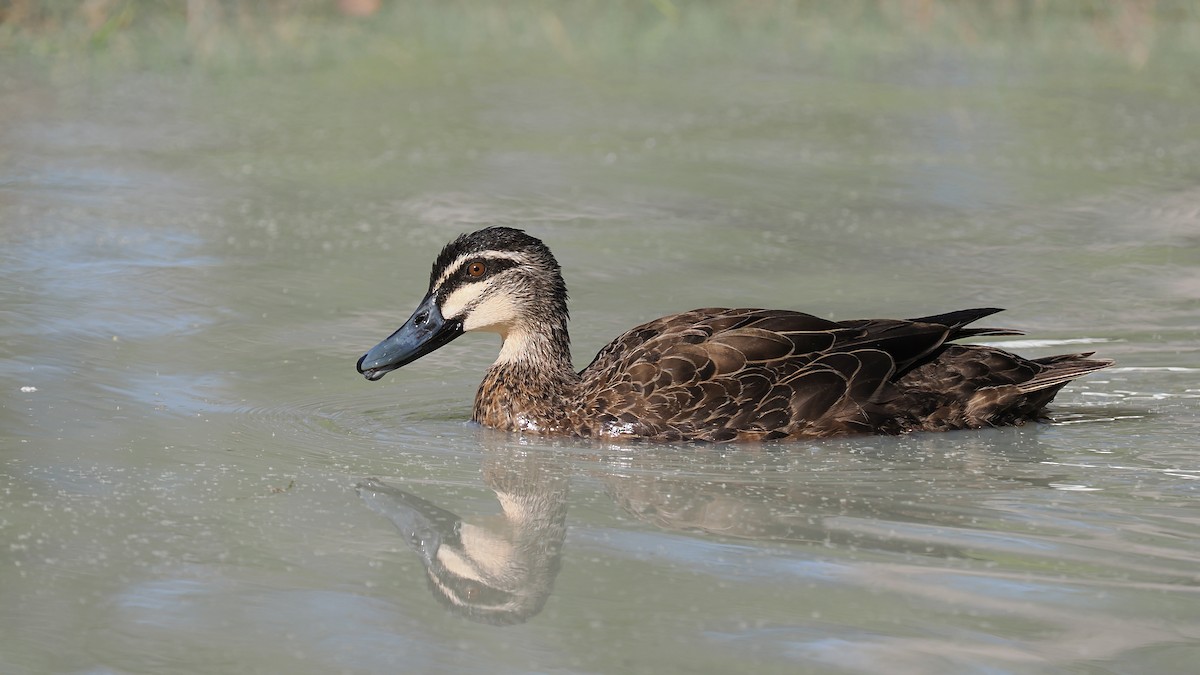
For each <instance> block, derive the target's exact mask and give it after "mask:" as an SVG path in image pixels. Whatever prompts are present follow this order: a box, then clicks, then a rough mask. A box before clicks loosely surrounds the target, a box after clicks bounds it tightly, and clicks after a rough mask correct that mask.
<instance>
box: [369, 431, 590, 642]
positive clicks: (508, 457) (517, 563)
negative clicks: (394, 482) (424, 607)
mask: <svg viewBox="0 0 1200 675" xmlns="http://www.w3.org/2000/svg"><path fill="white" fill-rule="evenodd" d="M555 468H556V467H554V466H553V465H551V464H549V463H547V462H545V461H541V460H540V459H539V458H537V457H535V456H531V455H528V454H526V453H524V452H517V453H503V454H492V455H489V456H488V457H487V458H485V462H484V471H483V482H484V484H485V485H487V487H489V488H491V489H492V490H493V491H494V492H495V493H496V498H497V499H498V500H499V501H500V508H501V515H500V516H499V517H498V518H497V517H491V518H489V517H481V518H477V519H471V520H467V519H463V518H462V517H460V516H458V515H457V514H454V513H451V512H450V511H447V510H446V509H443V508H441V507H439V506H437V505H436V504H434V503H432V502H430V501H428V500H425V499H423V498H421V497H418V496H416V495H414V494H412V493H410V492H407V491H405V490H401V489H399V488H396V487H392V486H389V485H385V484H383V483H382V482H380V481H378V480H375V479H367V480H364V481H362V482H360V483H359V484H358V485H357V488H358V492H359V495H360V496H361V497H362V499H363V501H365V502H366V504H367V505H368V506H369V507H370V508H371V509H373V510H374V511H376V512H378V513H380V514H382V515H383V516H385V517H387V518H388V519H389V520H391V521H392V523H393V524H394V525H395V526H396V528H397V529H399V530H400V532H401V534H402V535H404V537H405V538H406V539H407V541H408V544H409V545H410V546H411V547H412V548H413V550H415V551H416V552H417V554H418V555H419V556H420V559H421V564H422V565H423V566H424V568H425V574H426V578H427V579H428V580H429V588H430V590H431V591H432V592H433V596H434V597H435V598H437V599H438V600H440V601H441V602H442V603H443V604H445V606H446V607H447V608H449V609H450V610H451V611H452V612H455V613H458V614H462V615H464V616H466V617H467V618H469V619H473V620H475V621H481V622H485V623H492V624H499V625H503V624H512V623H520V622H523V621H525V620H527V619H528V618H529V617H531V616H533V615H535V614H537V613H538V612H540V611H541V610H542V606H543V605H545V603H546V598H548V597H549V596H550V591H551V590H552V589H553V587H554V580H555V578H556V577H557V576H558V571H559V565H560V560H561V557H562V544H563V539H564V538H565V537H566V531H567V526H566V516H567V484H568V482H567V477H566V475H565V474H564V473H561V472H558V471H555V470H554V469H555Z"/></svg>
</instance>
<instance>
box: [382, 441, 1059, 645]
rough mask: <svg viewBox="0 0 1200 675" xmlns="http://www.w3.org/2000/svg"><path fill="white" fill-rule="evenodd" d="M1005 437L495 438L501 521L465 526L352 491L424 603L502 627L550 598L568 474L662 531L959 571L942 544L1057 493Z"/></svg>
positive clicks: (487, 479) (411, 504)
mask: <svg viewBox="0 0 1200 675" xmlns="http://www.w3.org/2000/svg"><path fill="white" fill-rule="evenodd" d="M483 433H485V434H487V435H488V436H489V437H490V436H491V434H490V433H488V432H483ZM1004 433H1005V436H1006V437H1005V438H1004V439H1003V440H1002V441H1000V442H998V439H997V438H994V437H980V436H978V435H976V436H974V437H959V438H957V439H955V438H948V437H946V436H936V437H930V438H916V437H910V438H907V439H883V440H876V441H875V444H874V445H869V446H868V445H864V444H862V443H861V442H858V443H856V442H854V441H840V442H827V443H822V444H817V445H813V446H789V447H788V452H770V451H759V452H755V451H745V450H743V449H737V450H733V451H730V450H729V449H727V448H711V449H706V448H705V447H704V446H699V447H696V446H688V447H665V448H660V447H656V446H638V447H632V448H630V447H620V446H612V445H606V446H596V447H590V448H587V447H581V446H578V445H575V446H559V445H552V444H549V445H543V446H523V445H521V446H513V445H511V444H510V440H509V439H508V438H507V437H506V436H500V435H499V434H497V435H496V436H497V437H498V438H496V439H489V440H491V441H492V442H494V443H495V445H494V446H493V447H491V448H487V449H485V454H484V455H483V463H482V465H483V466H482V474H483V483H484V485H486V486H487V487H488V488H490V489H491V490H492V491H494V492H495V494H496V498H497V500H498V501H499V503H500V507H501V514H500V515H499V516H498V517H496V516H481V517H471V516H467V517H465V518H464V517H462V516H459V515H458V514H455V513H451V512H450V511H447V510H445V509H443V508H441V507H439V506H437V505H436V504H433V503H431V502H430V501H427V500H426V499H424V498H422V497H418V496H416V495H414V494H412V493H410V492H407V491H405V490H402V489H399V488H396V487H392V486H389V485H385V484H383V483H381V482H379V481H378V480H374V479H368V480H365V481H363V482H361V483H360V484H359V485H358V489H359V493H360V494H361V496H362V498H363V500H364V501H365V502H366V503H367V505H368V506H370V507H371V508H372V509H374V510H375V511H377V512H379V513H381V514H383V515H384V516H386V517H387V518H388V519H390V520H391V521H392V522H393V523H394V524H395V526H396V527H397V528H398V529H399V530H400V532H401V533H402V534H403V535H404V537H405V538H406V539H407V541H408V543H409V545H410V546H411V547H412V548H413V550H415V551H416V552H417V554H418V555H419V556H420V559H421V562H422V564H423V565H424V569H425V572H426V575H427V577H428V580H429V585H430V589H431V591H432V592H433V595H434V597H436V598H437V599H438V600H440V601H441V602H442V603H444V604H445V605H446V606H447V607H448V608H449V609H450V610H451V611H453V612H455V613H459V614H462V615H464V616H466V617H468V618H470V619H472V620H475V621H481V622H486V623H492V624H512V623H519V622H523V621H526V620H528V619H529V618H530V617H532V616H534V615H536V614H537V613H538V612H540V611H541V610H542V607H543V606H544V605H545V603H546V600H547V598H548V596H549V595H550V593H551V591H552V589H553V587H554V581H555V577H556V576H557V575H558V573H559V569H560V566H561V558H562V553H563V542H564V539H565V536H566V513H567V494H568V490H567V488H568V482H569V477H570V475H571V473H572V472H574V473H576V474H577V480H579V481H583V482H586V483H590V484H591V485H592V486H593V487H594V488H595V487H599V488H601V489H603V491H604V492H606V493H607V494H608V495H609V497H610V498H612V500H613V501H614V502H615V503H616V504H617V505H618V506H619V507H620V508H621V509H622V510H623V511H624V512H626V513H628V514H630V515H632V516H634V517H635V518H636V519H638V520H640V521H643V522H646V523H650V524H652V525H654V526H656V527H658V528H662V529H665V530H670V531H675V532H698V533H702V534H707V535H717V536H722V537H730V538H737V539H752V540H758V541H775V542H792V543H796V544H801V545H803V544H812V543H816V544H817V545H819V546H834V547H838V548H844V549H847V550H854V551H860V552H861V551H870V550H873V551H881V552H893V553H894V552H900V553H905V554H911V555H919V556H925V557H941V558H963V557H970V556H971V553H970V552H969V551H965V550H963V549H962V547H961V546H962V544H963V542H964V539H963V538H962V537H961V536H953V535H951V536H946V535H945V534H943V533H944V532H946V531H953V528H970V527H971V525H970V523H971V522H972V521H973V520H974V519H976V518H979V517H996V516H998V515H1000V514H999V511H1001V510H1002V509H1003V506H1002V503H1003V502H1004V501H1005V499H1004V498H1003V497H1004V495H1005V494H1006V493H1009V492H1011V491H1013V490H1017V489H1022V488H1028V487H1045V486H1047V485H1050V484H1052V483H1054V482H1055V481H1056V480H1062V479H1063V477H1062V476H1058V475H1054V474H1052V473H1050V472H1048V471H1047V469H1046V467H1045V466H1044V465H1042V464H1041V463H1040V460H1041V459H1042V458H1043V457H1044V456H1045V453H1044V450H1043V449H1042V447H1041V444H1040V443H1039V442H1038V441H1037V440H1036V432H1034V433H1031V432H1029V431H1028V430H1025V431H1011V430H1010V431H1006V432H1004ZM489 440H485V444H486V443H488V442H489ZM998 447H1002V448H1003V450H1002V451H999V452H998V451H997V448H998ZM596 450H598V451H599V452H593V451H596ZM760 450H761V449H760ZM597 483H598V484H599V485H597ZM997 497H1000V499H996V498H997ZM989 502H990V503H989Z"/></svg>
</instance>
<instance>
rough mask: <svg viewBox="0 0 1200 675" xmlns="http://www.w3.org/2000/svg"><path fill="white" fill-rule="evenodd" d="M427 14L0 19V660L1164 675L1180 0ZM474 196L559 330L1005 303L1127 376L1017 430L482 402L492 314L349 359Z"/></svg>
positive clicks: (1041, 347)
mask: <svg viewBox="0 0 1200 675" xmlns="http://www.w3.org/2000/svg"><path fill="white" fill-rule="evenodd" d="M616 6H617V7H620V8H624V10H629V7H630V5H629V4H621V5H616ZM764 6H765V7H767V8H768V9H769V8H770V7H775V5H771V4H769V3H768V4H767V5H764ZM422 7H425V9H424V10H423V11H424V12H425V13H424V14H421V15H420V17H418V18H419V19H420V22H418V23H419V25H418V26H416V27H414V26H412V25H409V24H402V25H401V24H397V25H393V26H391V28H390V29H394V30H396V31H399V32H402V33H403V36H402V38H401V37H392V36H390V35H389V34H388V32H387V30H389V28H388V27H387V24H386V21H385V20H383V19H380V20H379V21H380V22H381V23H382V24H384V26H385V27H384V28H378V27H376V28H372V27H371V24H369V23H367V24H349V23H342V22H343V21H349V20H348V19H345V20H342V19H336V18H330V19H328V21H329V22H330V23H331V24H332V27H331V28H330V29H329V30H328V31H327V32H325V33H321V34H320V36H319V38H318V37H313V35H314V34H313V33H305V32H304V31H305V30H310V29H307V28H305V25H306V24H298V27H297V26H293V24H289V23H287V22H282V23H281V24H280V25H281V26H282V27H281V28H278V32H279V35H276V36H275V37H273V38H270V40H275V41H276V42H269V41H268V43H258V42H255V41H254V40H251V39H249V38H246V39H245V40H243V41H242V42H239V41H238V40H237V39H235V38H233V37H228V36H226V37H221V36H217V37H209V38H206V37H204V36H201V37H199V38H197V37H195V36H194V35H188V36H187V39H189V40H191V43H190V45H191V46H190V47H189V49H192V50H193V52H189V53H191V54H192V57H193V58H180V54H181V53H183V52H186V49H185V47H183V46H172V43H171V40H170V39H169V38H168V39H163V40H162V43H165V46H164V44H162V43H156V44H158V46H157V47H146V46H144V45H143V44H142V43H132V44H126V43H125V42H122V37H121V35H120V34H118V35H116V36H115V37H112V38H109V39H110V40H111V42H110V43H105V45H101V46H99V47H96V48H95V49H94V51H93V52H84V53H80V54H74V55H72V54H66V55H55V54H53V53H46V52H45V50H43V51H41V52H38V50H37V49H33V47H29V45H33V46H34V47H36V42H20V41H19V40H17V37H14V35H15V34H14V33H6V34H5V35H6V36H7V37H5V39H7V40H9V41H10V43H11V44H17V45H18V46H21V45H25V46H23V47H21V49H27V48H28V49H32V50H33V52H35V53H34V54H33V55H32V56H31V55H29V54H26V55H23V56H19V57H18V56H16V55H15V54H14V52H12V51H9V52H5V55H4V61H0V118H2V119H3V120H4V122H3V124H0V355H2V356H3V358H2V359H0V392H2V393H0V671H2V672H4V673H76V672H77V673H213V672H238V673H250V672H257V673H275V672H289V673H330V672H348V673H376V672H378V673H385V672H387V673H391V672H462V671H473V670H479V671H488V672H505V673H509V672H511V673H518V672H579V673H583V672H656V673H660V672H689V673H696V672H712V673H725V672H781V673H782V672H788V673H791V672H830V673H876V672H897V673H898V672H911V673H935V672H946V673H964V672H979V673H984V672H986V673H1009V672H1038V673H1043V672H1044V673H1066V672H1070V673H1080V672H1088V673H1092V672H1095V673H1110V672H1111V673H1152V672H1161V673H1175V672H1190V671H1191V669H1192V668H1193V667H1194V664H1195V662H1196V660H1197V658H1200V544H1197V541H1198V540H1200V510H1198V507H1197V496H1198V485H1200V482H1198V481H1200V460H1198V459H1197V455H1196V448H1197V442H1196V438H1197V433H1198V432H1200V417H1198V415H1197V412H1198V410H1200V409H1198V406H1197V403H1198V399H1200V379H1198V374H1200V347H1198V344H1200V343H1198V342H1197V331H1198V328H1200V116H1198V115H1197V114H1196V111H1197V110H1198V109H1200V87H1198V85H1200V81H1198V80H1197V79H1196V74H1195V73H1196V69H1195V67H1194V64H1195V62H1196V61H1195V58H1196V57H1197V56H1198V55H1200V42H1198V40H1197V36H1198V35H1200V28H1197V26H1196V25H1195V24H1196V21H1197V20H1196V18H1195V17H1193V16H1191V15H1190V14H1187V13H1185V14H1183V15H1182V16H1176V15H1171V16H1167V17H1166V18H1163V19H1160V20H1159V21H1157V22H1152V23H1150V24H1137V25H1135V26H1134V27H1133V28H1131V29H1130V30H1132V31H1134V32H1133V37H1129V36H1124V37H1122V36H1120V35H1118V36H1117V37H1115V38H1112V39H1111V40H1109V39H1108V37H1109V33H1108V32H1106V30H1107V29H1105V27H1104V26H1099V27H1096V26H1094V25H1093V23H1089V20H1088V19H1087V18H1086V17H1083V18H1077V19H1073V20H1065V23H1063V24H1061V25H1060V24H1055V25H1054V26H1053V27H1051V28H1052V30H1051V28H1043V29H1040V30H1039V29H1038V26H1036V25H1024V27H1022V26H1021V25H1018V26H1017V27H1016V28H1012V30H1011V33H1006V32H1004V31H1000V32H999V34H985V35H982V36H977V37H974V38H972V37H971V36H969V35H968V36H966V37H964V35H963V33H962V31H957V32H956V31H955V30H950V31H949V33H947V32H941V31H938V30H935V29H933V28H931V29H929V30H928V31H922V30H915V29H914V30H912V31H904V30H899V29H897V28H895V26H892V27H890V28H889V27H888V25H887V24H884V25H880V24H878V23H874V22H866V23H864V24H863V25H862V26H861V27H858V26H857V24H855V23H853V22H852V21H850V20H848V19H844V18H843V19H839V20H838V21H832V22H831V23H828V24H825V23H821V22H820V21H819V20H817V19H812V20H809V19H806V18H804V17H797V16H795V15H793V14H790V13H789V14H787V15H786V16H784V17H783V18H781V19H779V20H778V21H775V20H772V18H771V17H769V16H766V17H763V16H757V18H756V19H755V20H754V21H743V22H738V21H735V20H733V19H731V18H730V17H729V16H727V15H726V14H724V13H722V11H720V10H718V9H714V8H711V7H707V6H704V7H700V8H698V9H696V10H695V11H694V12H690V10H689V8H688V7H686V6H682V5H681V6H680V7H681V8H677V7H676V6H675V5H673V4H672V3H668V2H663V3H650V4H648V5H647V7H651V8H658V9H659V10H660V11H658V12H654V11H649V10H647V9H646V8H643V10H644V11H641V13H640V14H638V15H637V16H636V17H634V18H622V17H621V15H620V14H619V12H618V10H614V11H613V13H606V12H605V11H604V10H602V9H600V8H599V6H594V5H589V7H591V10H590V11H592V12H594V14H595V16H592V17H588V16H586V15H585V16H582V17H581V16H578V15H576V14H571V13H570V12H566V11H564V12H563V13H561V14H556V13H554V12H553V11H551V10H550V9H545V8H543V9H541V10H538V9H536V7H538V6H535V9H531V10H529V11H530V14H528V15H525V14H521V15H519V16H518V19H522V20H524V19H528V21H527V22H526V23H520V22H519V21H518V20H517V19H513V18H511V17H509V18H506V17H505V15H504V14H503V13H501V12H500V11H499V10H488V11H484V10H480V11H479V12H478V13H477V14H476V15H471V16H469V17H468V19H464V18H463V17H462V16H459V15H458V14H454V12H465V13H467V14H470V12H471V10H469V9H465V8H458V9H455V10H446V12H447V14H446V15H445V16H442V15H440V14H438V11H440V10H438V9H436V5H430V6H428V7H426V6H424V5H422ZM776 8H778V7H776ZM671 10H674V11H675V12H677V13H679V14H677V15H676V14H672V13H671ZM513 11H516V10H513ZM744 11H747V12H752V11H755V10H753V9H745V10H744ZM763 11H765V10H763ZM489 12H490V13H489ZM538 12H540V13H538ZM589 18H590V19H593V20H594V23H593V24H585V23H584V21H585V20H586V19H589ZM1056 20H1057V19H1056ZM414 21H416V19H414ZM454 21H462V22H463V24H462V26H463V27H462V31H461V33H460V32H458V31H457V30H456V28H455V24H454V23H453V22H454ZM505 21H512V23H511V24H509V23H505ZM864 21H865V20H864ZM1035 23H1036V21H1035ZM289 26H291V28H289ZM347 26H349V27H347ZM497 26H499V27H497ZM1117 27H1118V28H1119V27H1120V26H1119V25H1118V26H1117ZM1093 29H1094V31H1095V32H1092V31H1093ZM214 30H215V29H214ZM289 30H291V31H299V33H298V36H297V35H293V34H292V33H289V32H288V31H289ZM1114 30H1116V29H1115V28H1114ZM421 31H424V32H421ZM489 31H491V32H489ZM605 31H608V32H605ZM1147 31H1149V33H1147ZM280 35H282V37H280ZM414 35H419V36H420V35H423V36H424V38H423V39H424V41H421V40H416V41H414V37H413V36H414ZM289 36H290V37H289ZM489 36H490V37H489ZM1057 36H1061V39H1059V37H1057ZM310 37H311V38H312V39H310ZM1118 38H1119V39H1118ZM180 39H181V44H183V43H185V42H186V41H184V40H183V36H182V34H181V38H180ZM222 40H226V41H222ZM289 40H290V41H289ZM264 45H266V46H264ZM12 49H16V48H12ZM154 49H157V50H159V51H154ZM256 49H257V50H259V52H261V53H259V52H256V51H255V50H256ZM493 224H502V225H510V226H519V227H522V228H524V229H526V230H528V231H529V232H531V233H533V234H535V235H537V236H539V237H540V238H542V239H544V240H545V241H546V243H547V244H548V245H549V246H550V247H551V248H552V249H553V250H554V252H555V253H556V255H557V256H558V258H559V260H560V262H561V263H562V264H563V267H564V274H565V277H566V280H567V284H568V286H569V288H570V291H571V303H572V304H571V310H572V317H573V321H572V324H571V327H572V337H573V344H574V351H575V359H576V363H577V364H578V365H579V366H581V367H582V366H583V365H585V364H586V363H587V362H588V361H589V360H590V358H591V356H592V355H593V354H594V353H595V352H596V350H598V349H599V348H600V347H601V346H603V345H604V344H605V343H606V342H607V341H608V340H609V339H611V338H612V337H614V336H616V335H617V334H619V333H620V332H622V331H623V330H625V329H626V328H628V327H631V326H633V325H635V324H637V323H640V322H643V321H646V320H649V319H652V318H655V317H657V316H660V315H662V314H666V313H670V312H676V311H681V310H685V309H690V308H693V307H702V306H763V307H781V308H789V309H800V310H803V311H808V312H811V313H814V314H818V315H823V316H829V317H833V318H840V319H848V318H856V317H867V316H895V317H908V316H919V315H925V314H931V313H936V312H943V311H949V310H953V309H959V308H964V307H974V306H997V307H1005V308H1007V309H1008V311H1007V312H1005V313H1004V314H1002V315H1000V318H999V319H998V320H996V321H993V322H992V323H996V324H999V325H1003V326H1008V327H1013V328H1018V329H1022V330H1024V331H1026V332H1027V333H1028V335H1027V336H1026V337H1023V338H996V343H997V344H1007V345H1008V346H1010V347H1011V348H1013V349H1014V350H1015V351H1019V352H1021V353H1023V354H1028V355H1031V356H1046V355H1050V354H1054V353H1063V352H1072V351H1096V352H1097V353H1098V354H1099V355H1101V356H1103V357H1108V358H1115V359H1117V361H1118V365H1117V367H1115V368H1113V369H1111V370H1109V371H1105V372H1103V373H1100V374H1097V375H1093V376H1090V377H1088V378H1086V379H1084V380H1081V381H1078V382H1076V383H1073V384H1072V385H1070V386H1068V387H1067V388H1066V389H1065V390H1064V391H1063V392H1062V393H1061V394H1060V395H1059V397H1058V399H1057V401H1056V403H1055V405H1054V406H1053V411H1054V414H1055V422H1054V423H1051V424H1043V425H1033V426H1027V427H1023V428H1017V429H991V430H983V431H977V432H958V433H948V434H928V435H919V434H918V435H911V436H905V437H898V438H890V437H889V438H880V437H860V438H850V439H837V440H827V441H819V442H804V443H790V444H778V445H769V446H761V447H752V448H746V447H737V446H704V445H698V446H697V445H674V446H672V445H663V446H658V445H652V444H632V445H620V446H614V445H600V444H594V443H584V442H572V441H567V440H553V441H551V440H545V439H539V438H535V437H516V436H508V435H506V434H500V433H496V432H493V431H489V430H487V429H481V428H478V427H475V426H473V425H471V424H469V423H467V420H468V418H469V417H470V411H471V402H472V398H473V396H474V392H475V387H476V386H477V384H478V381H479V379H480V377H481V375H482V373H483V371H484V369H485V368H486V367H487V365H488V364H489V363H490V362H491V359H492V358H494V356H495V352H496V349H497V346H498V345H497V342H496V340H495V338H494V336H472V335H468V336H466V337H464V338H460V339H459V340H458V341H456V342H454V343H453V344H451V345H449V346H448V347H446V348H444V349H442V350H441V351H439V352H436V353H434V354H432V355H430V356H428V357H425V358H424V359H422V360H421V361H418V362H416V363H414V364H412V365H410V366H407V367H405V368H404V369H403V370H401V371H398V372H397V373H394V374H392V375H390V376H388V377H387V378H385V379H384V380H383V381H381V382H378V383H370V382H366V381H365V380H363V378H362V377H361V376H359V375H358V374H357V373H356V372H355V370H354V363H355V360H356V359H357V358H358V357H359V356H360V355H361V354H362V353H363V352H364V351H365V350H366V349H367V348H369V347H370V346H371V345H373V344H375V342H377V341H378V340H379V339H381V338H382V337H384V336H386V335H387V334H389V333H390V332H391V331H392V330H394V329H395V328H396V327H397V326H399V324H400V323H401V322H402V321H403V320H404V319H405V318H406V317H407V316H408V314H409V312H410V311H411V310H412V309H413V307H414V306H415V304H416V302H417V301H418V300H420V298H421V296H422V295H423V293H424V291H425V287H426V285H427V283H428V274H429V267H430V265H431V263H432V261H433V258H434V256H435V255H436V253H437V251H438V250H439V249H440V247H441V246H442V245H443V244H444V243H445V242H446V241H448V240H449V239H451V238H453V237H454V236H456V235H457V234H458V233H460V232H463V231H468V230H471V229H475V228H478V227H482V226H485V225H493ZM367 479H375V480H377V481H378V482H367V483H365V484H364V486H363V487H362V488H360V489H356V487H355V486H356V484H359V483H362V482H363V481H365V480H367ZM414 497H415V498H417V499H419V500H423V502H419V503H424V504H430V505H433V506H435V507H436V508H437V509H441V510H442V511H439V513H441V512H443V511H444V513H446V514H453V517H454V518H458V519H460V520H461V524H460V526H459V529H460V535H455V536H462V537H463V538H464V539H467V538H468V537H474V538H475V539H474V540H476V541H480V542H485V543H486V544H487V546H490V547H492V548H493V549H496V550H501V549H504V550H508V549H505V547H510V548H511V550H508V553H509V555H511V557H512V559H513V560H514V561H516V562H515V563H514V568H519V570H518V572H517V573H514V574H511V575H510V579H509V580H508V581H506V582H505V583H506V584H508V585H507V586H506V590H505V593H506V595H505V597H513V598H519V599H520V601H519V602H517V601H514V604H513V607H515V609H513V610H512V611H510V612H509V613H508V614H506V615H504V616H503V617H502V618H503V623H506V624H508V625H495V621H496V620H495V618H494V617H493V621H494V623H488V622H486V621H480V620H477V619H478V618H479V617H475V619H472V618H471V617H468V616H464V615H463V614H464V612H463V611H462V610H454V609H453V608H452V607H450V606H449V605H448V604H447V602H446V601H444V600H443V599H439V597H438V591H437V589H436V584H434V583H433V582H431V581H429V580H427V578H426V571H425V567H424V565H423V563H422V552H421V550H420V545H421V542H419V541H414V537H410V536H408V535H410V534H411V533H412V531H411V528H412V527H413V525H412V522H413V521H412V520H411V519H412V515H411V513H412V511H411V509H408V510H406V507H405V504H411V503H417V502H413V501H412V499H413V498H414ZM406 500H408V501H406ZM514 504H516V505H517V507H514V506H513V505H514ZM502 507H503V508H502ZM426 508H428V507H426ZM531 514H532V516H531ZM446 517H447V518H449V517H450V516H446ZM406 519H407V520H406ZM431 527H432V526H431ZM398 528H400V529H398ZM404 528H409V529H408V530H406V531H402V530H403V529H404ZM428 532H432V530H428ZM462 533H465V534H462ZM428 536H430V537H432V536H435V535H433V534H429V535H428ZM446 536H450V535H446ZM416 539H420V538H419V537H417V538H416ZM513 542H516V543H515V544H513ZM425 543H426V544H428V542H427V541H426V542H425ZM472 593H473V594H474V595H473V596H472V597H481V598H484V599H486V598H489V597H493V596H491V595H489V593H491V591H486V590H477V591H472Z"/></svg>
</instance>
